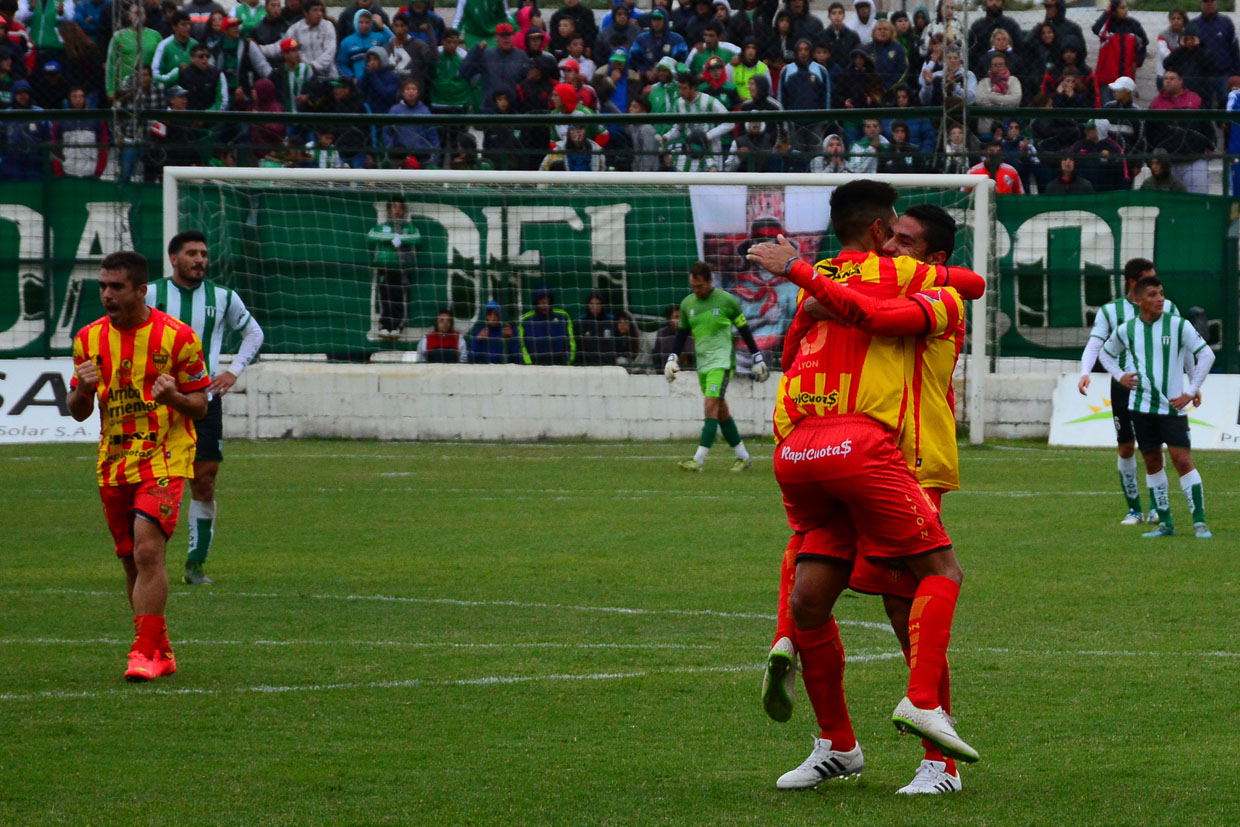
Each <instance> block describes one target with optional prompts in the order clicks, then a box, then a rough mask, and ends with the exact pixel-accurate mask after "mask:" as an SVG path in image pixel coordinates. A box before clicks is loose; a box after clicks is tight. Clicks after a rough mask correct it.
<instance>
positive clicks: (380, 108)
mask: <svg viewBox="0 0 1240 827" xmlns="http://www.w3.org/2000/svg"><path fill="white" fill-rule="evenodd" d="M366 54H367V55H374V56H375V57H377V58H379V68H378V69H376V70H371V69H367V70H366V71H365V72H363V73H362V81H361V83H359V84H358V85H357V90H358V91H359V92H361V93H362V97H363V98H365V99H366V105H367V106H369V107H370V111H371V112H387V111H388V110H389V109H391V108H392V107H393V106H395V105H396V103H397V101H399V100H400V78H399V77H398V76H397V74H396V71H395V70H394V69H393V68H392V61H390V60H388V54H387V51H386V50H385V49H384V48H383V47H382V46H372V47H371V49H370V51H369V52H367V53H366Z"/></svg>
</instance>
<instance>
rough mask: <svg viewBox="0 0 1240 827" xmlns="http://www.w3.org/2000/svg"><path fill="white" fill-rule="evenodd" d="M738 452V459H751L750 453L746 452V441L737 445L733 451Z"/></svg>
mask: <svg viewBox="0 0 1240 827" xmlns="http://www.w3.org/2000/svg"><path fill="white" fill-rule="evenodd" d="M732 450H733V451H735V452H736V458H737V459H749V452H748V451H746V450H745V441H744V440H741V441H740V442H738V443H736V447H735V448H733V449H732Z"/></svg>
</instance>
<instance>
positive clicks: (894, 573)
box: [848, 488, 946, 600]
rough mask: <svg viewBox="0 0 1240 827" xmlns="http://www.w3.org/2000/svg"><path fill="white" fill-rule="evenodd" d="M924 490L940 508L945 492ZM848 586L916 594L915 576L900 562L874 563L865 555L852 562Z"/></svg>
mask: <svg viewBox="0 0 1240 827" xmlns="http://www.w3.org/2000/svg"><path fill="white" fill-rule="evenodd" d="M925 492H926V496H927V497H929V498H930V502H931V504H932V505H934V508H935V510H936V511H937V510H941V509H942V504H943V494H945V493H946V492H945V491H944V490H943V489H942V488H927V489H925ZM848 588H850V589H852V590H853V591H855V592H863V593H865V594H889V595H891V596H893V597H906V598H908V599H909V600H912V599H913V596H914V595H916V594H917V578H915V577H913V573H912V572H911V571H909V570H908V568H907V567H905V566H904V565H903V564H901V563H896V562H894V561H893V562H890V563H875V562H873V561H871V560H870V559H869V558H867V557H858V558H857V560H856V562H854V563H853V570H852V576H851V577H850V578H849V579H848Z"/></svg>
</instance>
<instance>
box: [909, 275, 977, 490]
mask: <svg viewBox="0 0 1240 827" xmlns="http://www.w3.org/2000/svg"><path fill="white" fill-rule="evenodd" d="M912 298H913V299H914V300H917V301H922V300H923V299H927V298H928V299H930V301H929V303H928V304H927V303H925V302H924V301H923V304H922V307H923V309H924V310H927V312H928V313H930V314H931V328H932V332H931V333H930V334H928V335H926V336H915V337H909V339H908V342H907V344H908V347H909V349H910V351H911V353H912V359H910V360H909V361H908V363H907V366H908V375H907V376H906V381H907V383H908V400H909V410H908V413H907V415H906V416H905V418H904V422H903V424H902V427H901V428H900V433H899V436H898V440H897V441H898V442H899V445H900V452H901V453H902V454H903V455H904V460H905V462H907V463H908V466H909V468H910V469H911V470H912V471H913V473H914V475H916V477H917V481H918V482H919V483H920V484H921V485H922V487H923V488H941V489H944V490H948V491H955V490H956V489H958V488H960V456H959V453H958V451H957V449H956V406H955V401H956V395H955V391H954V389H953V388H952V374H953V373H955V370H956V360H957V358H959V356H960V351H961V349H963V347H964V333H965V316H964V302H962V301H961V300H960V296H959V294H957V293H956V291H955V290H952V289H950V288H942V287H934V288H930V289H926V290H923V291H922V292H920V293H918V294H916V295H915V296H913V297H912Z"/></svg>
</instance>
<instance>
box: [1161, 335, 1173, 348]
mask: <svg viewBox="0 0 1240 827" xmlns="http://www.w3.org/2000/svg"><path fill="white" fill-rule="evenodd" d="M1162 344H1163V347H1170V346H1171V337H1170V336H1163V337H1162Z"/></svg>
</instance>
